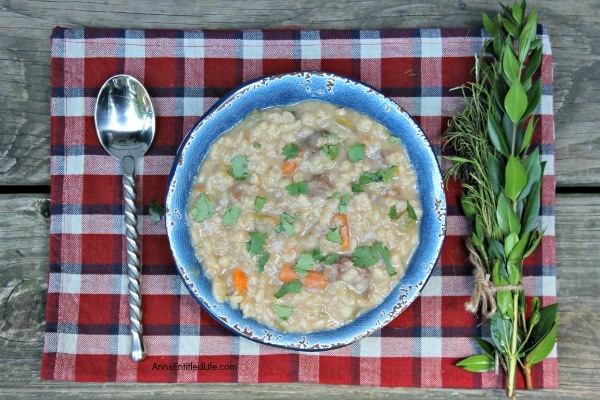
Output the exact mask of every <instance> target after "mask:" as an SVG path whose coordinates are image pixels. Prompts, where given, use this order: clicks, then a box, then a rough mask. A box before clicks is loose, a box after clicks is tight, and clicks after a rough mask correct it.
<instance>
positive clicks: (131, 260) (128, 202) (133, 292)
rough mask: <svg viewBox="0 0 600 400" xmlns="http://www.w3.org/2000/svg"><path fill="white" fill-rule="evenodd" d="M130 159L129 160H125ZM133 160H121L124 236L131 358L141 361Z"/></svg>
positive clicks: (140, 302) (138, 261)
mask: <svg viewBox="0 0 600 400" xmlns="http://www.w3.org/2000/svg"><path fill="white" fill-rule="evenodd" d="M128 158H129V159H130V160H131V161H129V160H127V159H128ZM134 164H135V161H133V159H131V157H126V158H125V160H124V162H123V167H124V168H123V170H124V173H123V194H124V196H125V210H124V211H125V237H126V240H127V276H128V278H129V286H128V288H129V330H130V331H131V358H132V359H133V361H141V360H143V359H144V357H145V356H146V354H145V352H144V343H143V342H142V295H141V291H140V278H141V273H140V260H139V257H138V244H137V237H138V232H137V207H136V205H135V191H134V187H135V181H134V179H133V170H134V168H133V165H134Z"/></svg>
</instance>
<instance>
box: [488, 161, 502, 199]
mask: <svg viewBox="0 0 600 400" xmlns="http://www.w3.org/2000/svg"><path fill="white" fill-rule="evenodd" d="M504 170H505V168H504V166H503V165H502V162H501V161H500V160H499V159H498V158H496V157H495V156H494V155H493V154H488V158H487V177H488V179H489V180H490V183H491V184H492V189H493V191H494V194H496V195H497V194H498V193H500V188H501V187H502V186H504V174H503V173H502V171H504Z"/></svg>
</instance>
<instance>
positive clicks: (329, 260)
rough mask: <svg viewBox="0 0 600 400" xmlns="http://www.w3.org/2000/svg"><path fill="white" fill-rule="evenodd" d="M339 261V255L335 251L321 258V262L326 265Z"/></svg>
mask: <svg viewBox="0 0 600 400" xmlns="http://www.w3.org/2000/svg"><path fill="white" fill-rule="evenodd" d="M338 261H340V255H339V254H337V253H329V254H327V255H326V256H325V257H324V258H323V263H324V264H327V265H331V264H335V263H336V262H338Z"/></svg>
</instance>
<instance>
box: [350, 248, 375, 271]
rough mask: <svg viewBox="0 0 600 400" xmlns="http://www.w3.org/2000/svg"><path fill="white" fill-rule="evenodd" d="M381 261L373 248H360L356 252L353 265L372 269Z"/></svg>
mask: <svg viewBox="0 0 600 400" xmlns="http://www.w3.org/2000/svg"><path fill="white" fill-rule="evenodd" d="M377 261H379V254H377V250H376V249H375V247H373V246H358V247H357V248H356V250H354V255H353V256H352V263H353V264H354V266H355V267H358V268H367V267H372V266H373V265H375V264H377Z"/></svg>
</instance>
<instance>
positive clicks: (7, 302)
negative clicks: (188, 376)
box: [0, 0, 600, 399]
mask: <svg viewBox="0 0 600 400" xmlns="http://www.w3.org/2000/svg"><path fill="white" fill-rule="evenodd" d="M529 3H530V4H539V6H540V9H539V14H540V22H542V23H544V24H546V25H548V26H549V27H550V35H551V39H552V43H553V54H554V83H555V86H554V110H555V114H556V174H557V203H556V217H557V218H556V232H557V233H556V235H557V237H556V239H557V249H556V254H557V262H558V277H557V279H558V302H559V310H560V318H561V319H560V325H559V335H558V336H559V337H558V343H559V344H558V346H559V347H558V349H559V350H558V351H559V377H560V389H559V390H558V391H532V392H520V396H521V397H522V398H526V397H551V398H559V397H560V398H597V397H598V395H599V392H600V344H599V343H600V333H599V332H600V316H599V315H600V314H599V313H598V309H599V308H600V299H599V296H598V295H599V293H600V267H599V266H598V264H596V263H597V262H598V261H599V260H600V245H599V242H600V241H599V239H600V155H599V153H600V27H599V26H600V25H598V21H599V20H600V4H599V2H598V0H579V1H577V2H575V1H573V2H568V1H559V0H546V1H541V0H538V1H530V2H529ZM499 8H500V7H499V6H498V4H497V3H496V2H494V1H490V0H488V1H470V0H458V1H457V0H452V1H446V0H422V1H419V2H417V1H414V2H411V1H393V0H389V1H385V0H382V1H376V0H365V1H360V0H338V1H323V0H316V1H311V0H308V1H297V0H285V1H277V0H252V1H246V0H240V1H227V2H226V1H202V0H189V1H181V0H179V1H175V0H163V1H154V0H137V1H117V0H107V1H105V0H102V1H101V0H87V1H83V2H82V1H28V0H2V1H0V316H1V319H0V359H1V360H2V365H1V366H0V398H14V397H16V398H20V397H34V396H36V397H39V396H51V397H59V396H60V397H63V398H67V397H74V398H79V399H83V398H88V397H94V398H107V399H108V398H110V399H113V398H135V397H146V396H158V397H168V398H183V399H188V398H189V399H198V398H209V397H210V398H213V399H221V398H232V397H238V398H260V397H262V398H284V397H298V396H301V397H303V398H315V399H316V398H334V397H335V398H337V397H342V396H344V397H345V398H347V399H354V398H363V397H370V398H400V397H402V398H407V399H412V398H414V399H417V398H418V399H421V398H448V397H458V398H473V399H474V398H489V397H493V398H503V397H504V392H503V391H501V390H487V391H481V390H447V389H445V390H441V389H439V390H428V389H408V388H392V389H390V388H371V387H356V386H329V385H307V384H263V385H235V384H202V385H199V384H195V385H182V384H178V385H170V384H160V385H156V384H155V385H141V384H75V383H65V382H55V381H41V380H40V379H39V371H40V359H41V354H42V348H43V332H44V308H45V297H46V291H47V283H48V235H49V233H48V232H49V217H50V211H49V210H50V207H49V191H50V186H49V184H50V176H49V166H50V160H49V149H50V117H49V113H50V111H49V109H50V107H49V98H50V40H49V36H50V32H51V29H52V28H53V27H55V26H56V25H61V26H68V27H77V26H89V27H130V28H178V29H186V28H187V29H192V28H195V29H199V28H203V29H240V28H278V27H290V26H301V27H307V28H335V29H347V28H364V29H380V28H392V27H395V28H413V27H457V26H458V27H478V26H480V25H481V22H480V21H481V13H482V12H487V13H488V14H490V13H491V14H494V13H496V12H497V11H498V10H499Z"/></svg>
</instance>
